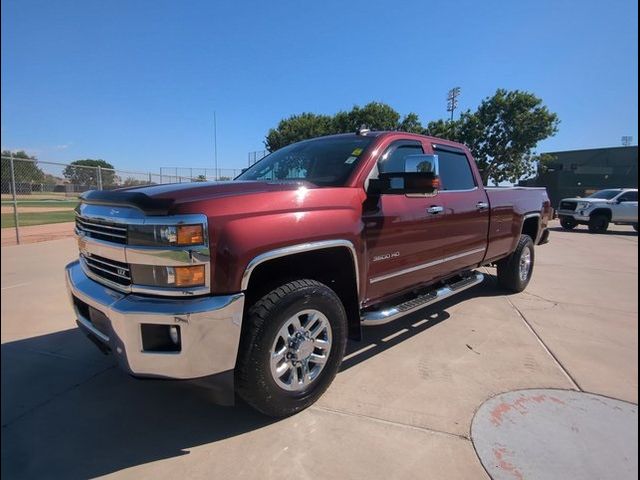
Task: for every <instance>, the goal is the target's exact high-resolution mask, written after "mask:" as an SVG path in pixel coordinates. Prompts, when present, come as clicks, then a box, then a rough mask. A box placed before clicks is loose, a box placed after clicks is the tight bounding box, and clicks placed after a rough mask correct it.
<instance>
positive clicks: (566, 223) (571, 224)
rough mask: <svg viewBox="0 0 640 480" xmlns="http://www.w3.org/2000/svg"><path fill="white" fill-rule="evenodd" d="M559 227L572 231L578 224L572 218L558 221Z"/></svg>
mask: <svg viewBox="0 0 640 480" xmlns="http://www.w3.org/2000/svg"><path fill="white" fill-rule="evenodd" d="M560 225H561V226H562V228H564V229H565V230H573V229H574V228H576V227H577V226H578V224H577V223H576V221H575V220H574V219H573V218H570V217H568V218H561V219H560Z"/></svg>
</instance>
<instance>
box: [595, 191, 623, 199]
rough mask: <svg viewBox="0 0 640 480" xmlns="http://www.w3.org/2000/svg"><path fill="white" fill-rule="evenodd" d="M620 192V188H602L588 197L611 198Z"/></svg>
mask: <svg viewBox="0 0 640 480" xmlns="http://www.w3.org/2000/svg"><path fill="white" fill-rule="evenodd" d="M619 193H620V190H600V191H599V192H596V193H594V194H592V195H589V196H588V197H587V198H601V199H603V200H611V199H612V198H613V197H615V196H616V195H618V194H619Z"/></svg>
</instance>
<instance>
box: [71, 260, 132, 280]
mask: <svg viewBox="0 0 640 480" xmlns="http://www.w3.org/2000/svg"><path fill="white" fill-rule="evenodd" d="M80 258H81V259H82V260H83V261H84V263H85V265H86V266H87V268H88V269H89V270H91V271H92V272H93V273H94V274H96V275H98V276H99V277H102V278H106V279H107V280H110V281H112V282H115V283H118V284H120V285H125V286H128V285H131V270H130V269H129V264H127V263H122V262H117V261H115V260H111V259H110V258H104V257H100V256H98V255H83V254H81V255H80Z"/></svg>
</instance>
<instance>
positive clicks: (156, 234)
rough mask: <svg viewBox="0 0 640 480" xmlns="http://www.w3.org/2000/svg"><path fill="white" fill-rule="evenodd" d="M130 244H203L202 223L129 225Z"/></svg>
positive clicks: (174, 245)
mask: <svg viewBox="0 0 640 480" xmlns="http://www.w3.org/2000/svg"><path fill="white" fill-rule="evenodd" d="M127 233H128V238H129V242H128V243H129V245H143V246H157V247H161V246H171V247H182V246H188V245H202V244H203V243H204V229H203V228H202V225H200V224H198V225H129V230H128V232H127Z"/></svg>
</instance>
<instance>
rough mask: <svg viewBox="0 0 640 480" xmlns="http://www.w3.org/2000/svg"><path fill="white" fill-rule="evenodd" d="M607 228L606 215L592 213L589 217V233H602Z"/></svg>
mask: <svg viewBox="0 0 640 480" xmlns="http://www.w3.org/2000/svg"><path fill="white" fill-rule="evenodd" d="M608 228H609V218H608V217H607V216H606V215H601V214H597V215H593V216H591V218H589V231H590V232H591V233H604V232H606V231H607V229H608Z"/></svg>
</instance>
